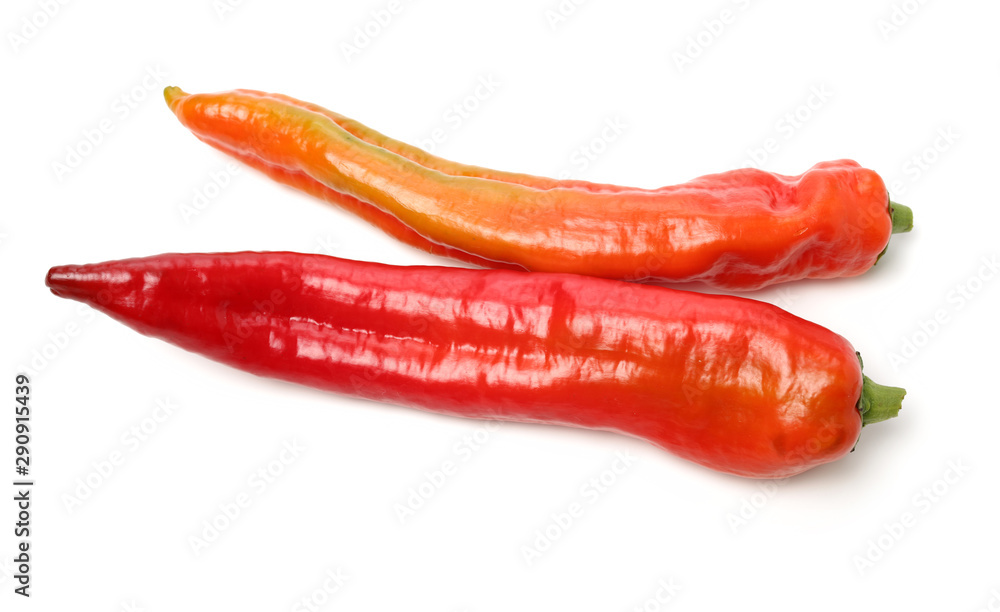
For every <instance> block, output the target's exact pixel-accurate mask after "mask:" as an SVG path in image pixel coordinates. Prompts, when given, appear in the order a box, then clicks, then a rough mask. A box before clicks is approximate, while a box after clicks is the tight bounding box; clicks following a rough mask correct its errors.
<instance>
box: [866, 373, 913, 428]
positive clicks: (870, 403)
mask: <svg viewBox="0 0 1000 612" xmlns="http://www.w3.org/2000/svg"><path fill="white" fill-rule="evenodd" d="M862 376H863V375H862ZM864 381H865V382H864V386H863V387H862V389H861V399H860V400H859V401H858V410H860V411H861V425H862V426H864V425H870V424H871V423H878V422H879V421H885V420H888V419H891V418H893V417H895V416H897V415H899V411H900V410H901V409H902V408H903V397H905V396H906V389H901V388H899V387H887V386H885V385H880V384H878V383H877V382H875V381H873V380H872V379H870V378H868V377H867V376H865V377H864Z"/></svg>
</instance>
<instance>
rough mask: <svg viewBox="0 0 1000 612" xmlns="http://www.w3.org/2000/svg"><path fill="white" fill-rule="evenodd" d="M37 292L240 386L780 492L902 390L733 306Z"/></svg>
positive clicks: (372, 285) (629, 289)
mask: <svg viewBox="0 0 1000 612" xmlns="http://www.w3.org/2000/svg"><path fill="white" fill-rule="evenodd" d="M46 283H47V284H48V286H49V287H50V288H51V289H52V292H53V293H55V294H56V295H58V296H61V297H66V298H72V299H76V300H80V301H82V302H85V303H87V304H90V305H92V306H94V307H95V308H97V309H99V310H101V311H103V312H105V313H107V314H108V315H110V316H112V317H114V318H115V319H118V320H119V321H121V322H123V323H125V324H126V325H128V326H130V327H132V328H134V329H136V330H138V331H139V332H141V333H143V334H146V335H149V336H154V337H157V338H161V339H163V340H166V341H168V342H171V343H173V344H176V345H178V346H181V347H183V348H185V349H188V350H190V351H194V352H197V353H200V354H202V355H205V356H207V357H209V358H211V359H215V360H217V361H221V362H223V363H226V364H229V365H231V366H234V367H237V368H240V369H242V370H246V371H248V372H252V373H254V374H258V375H261V376H270V377H274V378H280V379H284V380H288V381H292V382H296V383H302V384H305V385H309V386H313V387H318V388H321V389H328V390H331V391H335V392H338V393H344V394H348V395H353V396H357V397H363V398H368V399H372V400H377V401H382V402H391V403H394V404H402V405H407V406H413V407H417V408H422V409H425V410H431V411H434V412H441V413H445V414H452V415H458V416H464V417H474V418H488V419H502V420H510V421H523V422H535V423H555V424H561V425H570V426H575V427H584V428H591V429H602V430H610V431H617V432H621V433H625V434H629V435H632V436H636V437H639V438H644V439H646V440H648V441H650V442H652V443H653V444H655V445H657V446H660V447H662V448H665V449H667V450H668V451H671V452H673V453H675V454H677V455H679V456H681V457H684V458H686V459H690V460H691V461H694V462H697V463H700V464H702V465H705V466H708V467H711V468H714V469H716V470H721V471H723V472H729V473H732V474H739V475H741V476H750V477H756V478H780V477H784V476H790V475H792V474H797V473H799V472H802V471H804V470H806V469H809V468H811V467H814V466H816V465H819V464H822V463H826V462H829V461H833V460H835V459H837V458H839V457H841V456H843V455H844V454H846V453H847V452H848V451H850V450H851V449H852V447H853V446H854V444H855V442H856V441H857V439H858V435H859V433H860V431H861V427H862V425H863V424H866V423H870V422H875V421H880V420H884V419H886V418H889V417H892V416H895V415H896V413H897V412H898V411H899V409H900V402H901V400H902V398H903V395H904V393H905V392H904V391H903V390H902V389H897V388H893V387H883V386H880V385H877V384H875V383H873V382H872V381H870V380H869V379H868V378H867V377H865V376H863V375H862V373H861V364H860V362H859V359H858V357H857V355H856V353H855V351H854V349H853V348H852V347H851V345H850V344H849V343H848V342H847V341H846V340H845V339H843V338H842V337H840V336H838V335H837V334H835V333H833V332H831V331H829V330H826V329H824V328H822V327H820V326H818V325H815V324H813V323H810V322H808V321H805V320H803V319H800V318H798V317H795V316H793V315H791V314H789V313H787V312H785V311H783V310H781V309H779V308H777V307H775V306H771V305H769V304H765V303H762V302H756V301H753V300H747V299H744V298H738V297H733V296H721V295H703V294H697V293H690V292H684V291H676V290H672V289H666V288H662V287H656V286H649V285H640V284H635V283H626V282H619V281H613V280H604V279H598V278H592V277H584V276H576V275H570V274H548V273H537V274H529V273H524V272H514V271H505V270H462V269H455V268H440V267H396V266H388V265H382V264H375V263H365V262H357V261H350V260H344V259H338V258H334V257H326V256H321V255H303V254H296V253H231V254H205V255H202V254H190V255H160V256H156V257H148V258H143V259H129V260H122V261H112V262H107V263H101V264H92V265H83V266H59V267H55V268H52V269H51V270H50V271H49V274H48V277H47V278H46Z"/></svg>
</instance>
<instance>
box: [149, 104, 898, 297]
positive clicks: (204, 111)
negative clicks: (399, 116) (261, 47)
mask: <svg viewBox="0 0 1000 612" xmlns="http://www.w3.org/2000/svg"><path fill="white" fill-rule="evenodd" d="M165 96H166V98H167V101H168V104H169V105H170V108H171V109H172V110H173V112H174V113H175V114H176V115H177V117H178V118H179V119H180V121H181V122H182V123H183V124H184V125H185V126H187V127H188V128H189V129H190V130H191V131H192V132H193V133H194V134H195V135H196V136H198V137H199V138H200V139H202V140H204V141H205V142H207V143H209V144H211V145H212V146H214V147H216V148H219V149H221V150H223V151H225V152H227V153H229V154H231V155H234V156H236V157H237V158H239V159H241V160H243V161H244V162H247V163H249V164H250V165H252V166H254V167H256V168H258V169H260V170H263V171H264V172H266V173H267V174H268V175H270V176H272V177H273V178H275V179H277V180H279V181H282V182H284V183H286V184H290V185H293V186H295V187H297V188H299V189H302V190H304V191H306V192H308V193H311V194H313V195H316V196H319V197H323V198H324V199H327V200H328V201H331V202H334V203H336V204H339V205H341V206H344V207H345V208H347V209H348V210H350V211H352V212H354V213H355V214H358V215H360V216H361V217H362V218H364V219H366V220H367V221H369V222H370V223H373V224H374V225H376V226H378V227H380V228H382V229H384V230H385V231H386V232H388V233H389V234H391V235H393V236H395V237H396V238H399V239H401V240H403V241H404V242H406V243H408V244H411V245H413V246H416V247H418V248H423V249H425V250H428V251H430V252H433V253H436V254H440V255H446V256H450V257H455V258H457V259H461V260H463V261H468V262H472V263H476V264H480V265H484V266H487V267H501V268H516V269H525V270H532V271H546V272H573V273H579V274H587V275H590V276H600V277H605V278H615V279H623V280H651V281H659V282H704V283H707V284H709V285H713V286H716V287H720V288H724V289H730V290H752V289H758V288H761V287H764V286H767V285H770V284H773V283H778V282H784V281H791V280H796V279H802V278H832V277H843V276H854V275H858V274H861V273H863V272H865V271H866V270H868V269H870V268H871V267H872V266H873V265H874V264H875V261H876V260H877V259H878V257H879V256H880V254H881V253H882V252H883V251H884V250H885V248H886V245H887V244H888V241H889V236H890V234H891V233H892V231H893V221H892V213H891V210H890V203H889V198H888V194H887V192H886V188H885V184H884V183H883V181H882V179H881V178H880V177H879V176H878V175H877V174H876V173H875V172H873V171H872V170H868V169H865V168H862V167H861V166H859V165H858V164H857V163H855V162H853V161H849V160H840V161H833V162H824V163H820V164H817V165H816V166H814V167H813V168H812V169H810V170H809V171H807V172H806V173H804V174H801V175H799V176H783V175H778V174H773V173H769V172H764V171H761V170H756V169H742V170H734V171H731V172H725V173H722V174H712V175H708V176H703V177H700V178H697V179H694V180H692V181H689V182H687V183H684V184H681V185H673V186H666V187H661V188H659V189H638V188H629V187H618V186H614V185H603V184H596V183H588V182H586V181H558V180H553V179H548V178H543V177H535V176H530V175H525V174H517V173H509V172H499V171H494V170H489V169H485V168H479V167H476V166H466V165H462V164H457V163H454V162H450V161H446V160H443V159H440V158H438V157H435V156H433V155H430V154H428V153H426V152H424V151H421V150H420V149H417V148H415V147H412V146H409V145H405V144H403V143H400V142H397V141H394V140H392V139H390V138H388V137H386V136H384V135H382V134H379V133H378V132H375V131H374V130H371V129H369V128H367V127H365V126H363V125H361V124H359V123H357V122H355V121H352V120H350V119H347V118H345V117H342V116H341V115H338V114H336V113H333V112H331V111H328V110H325V109H322V108H320V107H318V106H315V105H311V104H307V103H304V102H300V101H297V100H294V99H292V98H288V97H286V96H279V95H273V94H265V93H261V92H256V91H249V90H236V91H232V92H225V93H219V94H195V95H189V94H185V93H183V92H181V91H180V90H179V89H177V88H167V90H166V91H165Z"/></svg>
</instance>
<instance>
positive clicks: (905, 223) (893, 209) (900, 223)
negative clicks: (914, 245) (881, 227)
mask: <svg viewBox="0 0 1000 612" xmlns="http://www.w3.org/2000/svg"><path fill="white" fill-rule="evenodd" d="M889 212H890V214H892V233H893V234H902V233H905V232H908V231H910V230H912V229H913V210H912V209H911V208H910V207H909V206H903V205H902V204H899V203H897V202H893V201H892V200H889Z"/></svg>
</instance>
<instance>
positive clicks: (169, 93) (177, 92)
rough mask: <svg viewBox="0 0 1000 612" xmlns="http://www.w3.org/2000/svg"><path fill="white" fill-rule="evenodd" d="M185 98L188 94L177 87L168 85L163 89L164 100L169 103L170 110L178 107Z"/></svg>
mask: <svg viewBox="0 0 1000 612" xmlns="http://www.w3.org/2000/svg"><path fill="white" fill-rule="evenodd" d="M185 96H187V93H185V91H184V90H183V89H181V88H180V87H177V86H175V85H167V86H166V87H164V88H163V99H164V100H166V101H167V106H169V107H170V110H173V109H174V107H175V106H176V105H177V101H178V100H180V99H181V98H183V97H185Z"/></svg>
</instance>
